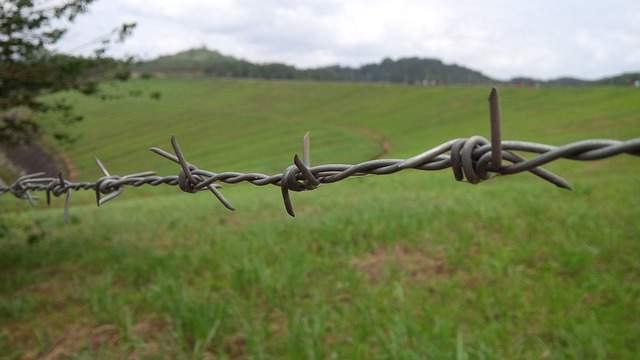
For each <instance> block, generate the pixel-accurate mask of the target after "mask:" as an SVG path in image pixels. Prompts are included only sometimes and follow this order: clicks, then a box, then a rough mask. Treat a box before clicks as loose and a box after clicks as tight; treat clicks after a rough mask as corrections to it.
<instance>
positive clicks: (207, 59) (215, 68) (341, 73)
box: [133, 47, 640, 86]
mask: <svg viewBox="0 0 640 360" xmlns="http://www.w3.org/2000/svg"><path fill="white" fill-rule="evenodd" d="M133 70H134V71H136V72H138V73H142V74H145V75H147V76H151V75H153V74H165V75H174V76H175V75H180V76H211V77H230V78H252V79H289V80H294V79H302V80H317V81H358V82H360V81H365V82H388V83H405V84H416V85H478V84H482V85H486V84H508V85H515V86H540V85H544V86H586V85H620V86H630V85H634V84H635V83H636V82H637V81H638V80H640V72H637V73H626V74H621V75H616V76H610V77H605V78H603V79H599V80H594V81H590V80H583V79H577V78H573V77H560V78H557V79H551V80H547V81H543V80H540V79H535V78H531V77H527V76H522V77H515V78H513V79H510V80H508V81H506V82H505V81H500V80H496V79H492V78H490V77H489V76H486V75H484V74H482V73H481V72H480V71H477V70H473V69H470V68H467V67H465V66H461V65H456V64H445V63H443V62H442V61H441V60H438V59H433V58H418V57H411V58H401V59H397V60H393V59H390V58H386V59H383V60H382V61H381V62H380V63H372V64H365V65H362V66H360V67H357V68H353V67H343V66H339V65H334V66H325V67H319V68H312V69H298V68H296V67H294V66H291V65H286V64H281V63H253V62H250V61H248V60H244V59H238V58H235V57H233V56H228V55H224V54H221V53H220V52H218V51H216V50H209V49H207V48H206V47H202V48H199V49H191V50H187V51H183V52H180V53H177V54H174V55H166V56H160V57H158V58H156V59H153V60H150V61H144V62H139V63H137V64H135V65H134V66H133Z"/></svg>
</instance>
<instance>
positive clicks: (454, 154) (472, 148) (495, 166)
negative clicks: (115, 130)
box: [0, 87, 640, 221]
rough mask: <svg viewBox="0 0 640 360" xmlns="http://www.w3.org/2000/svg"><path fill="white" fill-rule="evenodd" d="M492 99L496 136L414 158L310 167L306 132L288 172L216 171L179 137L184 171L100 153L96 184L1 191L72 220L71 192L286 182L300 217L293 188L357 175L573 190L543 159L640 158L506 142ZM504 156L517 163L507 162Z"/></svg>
mask: <svg viewBox="0 0 640 360" xmlns="http://www.w3.org/2000/svg"><path fill="white" fill-rule="evenodd" d="M489 105H490V109H489V110H490V115H491V141H489V140H487V139H485V138H484V137H481V136H472V137H470V138H468V139H467V138H459V139H453V140H449V141H447V142H445V143H443V144H441V145H438V146H436V147H434V148H431V149H429V150H427V151H425V152H423V153H421V154H418V155H416V156H413V157H411V158H409V159H382V160H370V161H365V162H362V163H360V164H356V165H349V164H328V165H319V166H311V164H310V163H311V160H310V155H309V152H310V150H309V148H310V146H309V133H307V134H306V135H305V137H304V147H303V159H302V160H301V159H300V157H298V155H297V154H296V155H295V156H294V157H293V165H291V166H289V167H287V168H286V169H285V170H284V172H283V173H281V174H275V175H265V174H261V173H239V172H223V173H215V172H211V171H207V170H201V169H199V168H198V167H197V166H195V165H193V164H190V163H189V162H187V160H186V158H185V156H184V154H183V152H182V150H181V149H180V145H179V144H178V141H177V140H176V138H175V136H172V137H171V146H172V148H173V151H174V154H172V153H169V152H167V151H164V150H162V149H158V148H151V149H150V150H151V151H153V152H154V153H156V154H158V155H160V156H162V157H165V158H167V159H169V160H171V161H173V162H175V163H176V164H178V165H180V170H179V171H178V175H174V176H164V177H162V176H157V175H155V173H154V172H151V171H147V172H142V173H136V174H130V175H126V176H122V177H120V176H115V175H111V174H110V173H109V171H107V169H106V168H105V166H104V165H103V164H102V163H101V162H100V160H98V158H95V161H96V163H97V164H98V167H99V168H100V170H101V171H102V173H103V174H104V176H103V177H101V178H100V179H98V180H97V181H95V182H80V183H72V182H70V181H67V180H65V179H63V177H62V175H61V174H60V175H59V176H58V178H51V177H43V178H40V177H39V176H42V175H43V173H37V174H31V175H25V176H21V177H19V178H18V179H16V181H15V182H14V183H13V184H11V185H10V186H5V187H0V195H2V194H6V193H11V194H13V195H15V196H16V197H18V198H20V199H27V200H28V201H29V202H30V203H31V205H32V206H33V205H34V202H33V200H34V199H35V197H33V196H32V195H31V194H30V193H29V191H46V193H47V204H49V203H50V201H51V194H53V196H56V197H58V196H62V195H63V194H64V195H65V197H66V200H65V221H67V220H68V213H69V203H70V198H71V191H72V190H74V191H77V190H93V191H94V192H95V194H96V203H97V205H98V206H100V205H103V204H104V203H106V202H108V201H110V200H112V199H114V198H116V197H117V196H119V195H121V194H122V192H123V191H124V188H125V187H126V186H135V187H139V186H143V185H151V186H159V185H171V186H178V187H179V188H180V189H181V190H182V191H184V192H188V193H196V192H199V191H203V190H209V191H211V192H212V193H213V194H214V196H215V197H216V198H217V199H218V200H219V201H220V202H221V203H222V204H223V205H224V206H225V207H226V208H228V209H230V210H235V208H234V207H233V205H231V203H230V202H229V201H228V200H227V199H225V197H224V196H223V195H222V193H221V192H220V191H219V190H218V189H219V188H220V187H221V186H220V184H219V183H227V184H237V183H240V182H249V183H251V184H253V185H257V186H264V185H275V186H278V187H280V189H281V192H282V199H283V201H284V205H285V209H286V211H287V213H288V214H289V215H291V216H295V213H294V211H293V205H292V203H291V197H290V195H289V191H307V190H313V189H316V188H317V187H318V186H319V185H321V184H330V183H334V182H338V181H341V180H344V179H346V178H349V177H351V176H364V175H388V174H394V173H396V172H399V171H402V170H406V169H415V170H423V171H437V170H443V169H447V168H451V169H452V170H453V175H454V177H455V179H456V180H458V181H465V180H466V181H467V182H469V183H471V184H477V183H479V182H481V181H483V180H486V179H488V178H490V177H491V174H493V175H511V174H517V173H520V172H525V171H528V172H530V173H532V174H534V175H536V176H538V177H540V178H542V179H544V180H546V181H548V182H550V183H552V184H554V185H556V186H558V187H560V188H564V189H569V190H571V184H569V182H567V181H566V180H565V179H563V178H562V177H560V176H558V175H556V174H554V173H552V172H550V171H548V170H546V169H544V168H542V167H541V165H544V164H547V163H549V162H552V161H555V160H558V159H561V158H564V159H571V160H580V161H590V160H599V159H604V158H609V157H612V156H617V155H620V154H629V155H634V156H640V138H635V139H631V140H626V141H619V140H607V139H592V140H584V141H578V142H573V143H570V144H566V145H563V146H552V145H546V144H540V143H533V142H526V141H502V137H501V129H500V100H499V95H498V91H497V89H496V88H495V87H494V88H493V89H492V90H491V94H490V95H489ZM514 151H518V152H528V153H533V154H538V156H537V157H534V158H531V159H525V158H524V157H522V156H521V155H519V154H516V153H515V152H514ZM503 160H504V161H506V162H508V163H510V164H508V165H502V162H503Z"/></svg>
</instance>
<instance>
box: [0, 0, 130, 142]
mask: <svg viewBox="0 0 640 360" xmlns="http://www.w3.org/2000/svg"><path fill="white" fill-rule="evenodd" d="M93 1H95V0H70V1H64V2H62V3H61V2H60V1H54V0H2V1H0V144H6V145H17V144H23V143H28V142H30V141H32V140H33V139H34V138H36V137H37V136H39V135H40V134H41V133H42V130H43V124H42V122H41V121H39V120H38V116H37V114H42V113H49V114H50V115H51V116H50V117H51V118H53V119H54V122H53V124H54V125H55V124H58V125H66V124H69V123H73V122H77V121H80V120H81V119H82V117H81V116H79V115H78V114H75V113H74V111H73V107H72V106H71V105H70V104H69V103H68V102H66V101H64V100H56V101H53V102H47V101H44V100H42V95H46V94H52V93H56V92H60V91H65V90H76V91H80V92H82V93H84V94H96V93H98V92H99V90H98V86H97V83H98V82H99V81H103V80H108V79H115V78H119V79H126V78H127V77H128V70H127V68H126V62H122V61H116V60H114V59H110V58H107V57H104V54H105V51H106V49H107V47H108V46H109V45H110V44H111V43H112V42H113V41H123V40H124V39H125V38H126V37H127V36H129V35H130V34H131V32H132V30H133V29H134V27H135V24H123V25H121V26H120V27H118V28H117V29H115V30H114V31H113V32H112V33H109V34H106V35H105V36H102V37H100V38H98V39H96V40H95V41H92V42H90V43H88V44H87V45H89V46H96V48H95V49H94V51H93V55H92V56H84V57H82V56H73V55H66V54H61V53H58V52H55V51H53V50H52V47H53V45H54V44H56V43H57V42H58V41H59V40H60V39H61V38H62V37H63V35H64V34H65V32H66V30H67V29H66V27H64V26H65V25H64V24H69V23H72V22H73V21H74V19H75V18H76V17H77V16H78V15H80V14H82V13H85V12H86V11H87V10H88V7H89V5H90V4H91V3H93ZM60 24H62V25H60ZM63 128H64V127H63ZM53 136H54V137H55V138H56V139H57V140H59V141H60V142H64V141H67V140H69V136H68V135H67V132H66V131H65V130H64V129H62V130H60V127H59V126H54V129H53Z"/></svg>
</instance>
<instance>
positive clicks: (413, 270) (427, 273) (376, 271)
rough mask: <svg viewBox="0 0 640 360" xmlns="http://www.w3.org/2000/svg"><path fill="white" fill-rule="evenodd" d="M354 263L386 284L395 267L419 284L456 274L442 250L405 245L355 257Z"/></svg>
mask: <svg viewBox="0 0 640 360" xmlns="http://www.w3.org/2000/svg"><path fill="white" fill-rule="evenodd" d="M350 264H351V266H353V267H355V268H358V269H360V270H361V271H363V272H364V273H365V275H366V276H367V278H368V279H369V281H371V282H372V283H379V282H381V281H383V280H384V278H385V277H386V276H387V275H388V273H389V271H390V269H392V268H395V269H397V270H398V271H399V272H401V273H405V274H407V275H408V276H409V278H410V280H411V281H416V282H424V281H427V280H429V279H432V278H434V277H448V276H451V275H452V273H453V269H452V267H451V266H449V265H448V264H447V262H446V261H445V259H444V256H443V251H442V250H439V249H436V250H433V249H423V248H410V247H407V246H401V245H395V246H394V247H393V248H391V249H387V248H384V249H378V250H376V251H374V252H370V253H367V254H365V255H364V256H362V257H359V258H354V259H353V260H351V262H350Z"/></svg>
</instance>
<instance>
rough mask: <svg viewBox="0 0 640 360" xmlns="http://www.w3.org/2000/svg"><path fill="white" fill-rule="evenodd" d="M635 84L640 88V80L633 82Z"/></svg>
mask: <svg viewBox="0 0 640 360" xmlns="http://www.w3.org/2000/svg"><path fill="white" fill-rule="evenodd" d="M633 86H635V87H637V88H640V80H636V81H634V82H633Z"/></svg>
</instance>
